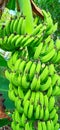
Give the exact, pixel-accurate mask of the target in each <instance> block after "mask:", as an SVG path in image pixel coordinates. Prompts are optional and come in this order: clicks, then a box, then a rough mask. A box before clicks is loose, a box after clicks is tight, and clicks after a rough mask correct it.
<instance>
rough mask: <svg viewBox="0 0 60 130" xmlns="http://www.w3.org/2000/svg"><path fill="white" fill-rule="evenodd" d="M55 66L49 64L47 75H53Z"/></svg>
mask: <svg viewBox="0 0 60 130" xmlns="http://www.w3.org/2000/svg"><path fill="white" fill-rule="evenodd" d="M54 73H55V67H54V64H51V65H49V75H54Z"/></svg>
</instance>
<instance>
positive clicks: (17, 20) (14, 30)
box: [13, 18, 19, 33]
mask: <svg viewBox="0 0 60 130" xmlns="http://www.w3.org/2000/svg"><path fill="white" fill-rule="evenodd" d="M18 22H19V19H18V18H17V19H16V20H15V21H14V24H13V32H14V33H15V32H16V29H17V26H18Z"/></svg>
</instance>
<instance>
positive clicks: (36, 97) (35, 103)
mask: <svg viewBox="0 0 60 130" xmlns="http://www.w3.org/2000/svg"><path fill="white" fill-rule="evenodd" d="M39 96H40V94H39V92H36V95H35V102H34V109H35V110H36V107H37V105H38V104H39Z"/></svg>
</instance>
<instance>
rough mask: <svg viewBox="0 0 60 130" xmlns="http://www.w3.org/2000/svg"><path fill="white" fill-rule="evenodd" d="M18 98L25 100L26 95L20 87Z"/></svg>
mask: <svg viewBox="0 0 60 130" xmlns="http://www.w3.org/2000/svg"><path fill="white" fill-rule="evenodd" d="M18 96H19V98H20V99H24V93H23V91H22V89H21V87H20V86H19V87H18Z"/></svg>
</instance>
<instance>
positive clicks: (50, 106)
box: [48, 96, 55, 112]
mask: <svg viewBox="0 0 60 130" xmlns="http://www.w3.org/2000/svg"><path fill="white" fill-rule="evenodd" d="M54 105H55V98H54V96H51V97H50V99H49V103H48V108H49V112H51V111H52V109H53V108H54Z"/></svg>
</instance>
